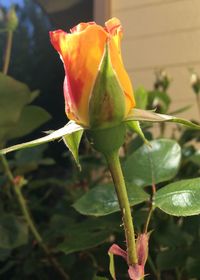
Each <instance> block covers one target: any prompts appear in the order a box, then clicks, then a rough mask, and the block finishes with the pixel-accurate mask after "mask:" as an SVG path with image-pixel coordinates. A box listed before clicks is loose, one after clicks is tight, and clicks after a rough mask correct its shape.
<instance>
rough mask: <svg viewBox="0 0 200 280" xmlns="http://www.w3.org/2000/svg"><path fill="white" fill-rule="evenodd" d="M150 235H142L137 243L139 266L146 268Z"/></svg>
mask: <svg viewBox="0 0 200 280" xmlns="http://www.w3.org/2000/svg"><path fill="white" fill-rule="evenodd" d="M148 243H149V233H142V234H140V235H139V236H138V238H137V241H136V248H137V256H138V264H139V265H142V266H144V265H145V263H146V261H147V257H148Z"/></svg>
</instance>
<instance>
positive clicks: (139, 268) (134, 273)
mask: <svg viewBox="0 0 200 280" xmlns="http://www.w3.org/2000/svg"><path fill="white" fill-rule="evenodd" d="M128 275H129V277H130V279H131V280H141V279H143V277H144V266H143V265H139V264H136V265H134V266H133V265H132V266H129V269H128Z"/></svg>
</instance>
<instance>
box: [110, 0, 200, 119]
mask: <svg viewBox="0 0 200 280" xmlns="http://www.w3.org/2000/svg"><path fill="white" fill-rule="evenodd" d="M111 16H116V17H118V18H119V19H120V20H121V22H122V25H123V28H124V38H123V42H122V52H123V59H124V63H125V65H126V68H127V70H128V72H129V74H130V77H131V79H132V81H133V84H134V87H135V88H137V87H138V86H139V85H144V86H145V87H146V88H148V89H151V88H152V86H153V82H154V79H155V75H154V72H155V70H156V69H159V68H164V69H165V70H166V71H167V72H168V74H169V75H170V76H171V77H172V79H173V81H172V84H171V88H170V90H169V94H170V96H171V98H172V100H173V102H172V106H171V111H173V110H175V109H177V108H180V107H183V106H186V105H189V104H191V105H192V107H191V109H190V110H188V111H187V112H184V113H182V114H181V115H180V116H182V117H187V118H190V119H191V118H195V119H199V115H198V110H197V106H196V102H195V95H194V93H193V91H192V90H191V87H190V73H189V68H193V69H194V70H195V71H197V72H198V73H199V74H200V0H132V1H130V0H123V1H122V0H112V1H111Z"/></svg>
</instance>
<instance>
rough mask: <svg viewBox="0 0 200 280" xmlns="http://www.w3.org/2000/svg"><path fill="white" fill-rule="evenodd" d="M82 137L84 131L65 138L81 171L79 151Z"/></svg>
mask: <svg viewBox="0 0 200 280" xmlns="http://www.w3.org/2000/svg"><path fill="white" fill-rule="evenodd" d="M82 135H83V130H79V131H76V132H74V133H71V134H68V135H66V136H63V141H64V143H65V144H66V146H67V148H68V149H69V150H70V152H71V153H72V155H73V157H74V160H75V162H76V164H77V166H78V167H79V169H81V166H80V162H79V156H78V149H79V145H80V141H81V138H82Z"/></svg>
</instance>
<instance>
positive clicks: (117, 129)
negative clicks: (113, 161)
mask: <svg viewBox="0 0 200 280" xmlns="http://www.w3.org/2000/svg"><path fill="white" fill-rule="evenodd" d="M86 134H87V138H88V140H89V142H90V144H91V145H92V146H93V147H94V149H96V150H97V151H99V152H101V153H103V154H104V155H108V154H110V153H112V152H113V151H117V150H118V149H119V148H120V147H121V146H122V145H123V144H124V138H125V134H126V125H125V124H124V123H121V124H120V125H118V126H114V127H110V128H106V129H96V130H88V131H86Z"/></svg>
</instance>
